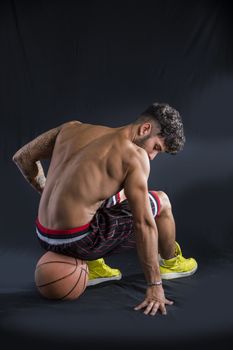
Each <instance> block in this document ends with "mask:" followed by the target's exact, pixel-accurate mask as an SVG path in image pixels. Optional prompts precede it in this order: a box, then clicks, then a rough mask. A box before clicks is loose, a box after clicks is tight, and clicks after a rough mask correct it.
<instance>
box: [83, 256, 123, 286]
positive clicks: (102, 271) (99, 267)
mask: <svg viewBox="0 0 233 350" xmlns="http://www.w3.org/2000/svg"><path fill="white" fill-rule="evenodd" d="M87 265H88V268H89V280H88V282H87V286H94V285H95V284H99V283H102V282H107V281H113V280H120V279H121V277H122V275H121V272H120V270H118V269H112V268H111V267H110V266H108V265H106V264H105V262H104V259H103V258H101V259H97V260H91V261H87Z"/></svg>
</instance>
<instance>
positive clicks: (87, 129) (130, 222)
mask: <svg viewBox="0 0 233 350" xmlns="http://www.w3.org/2000/svg"><path fill="white" fill-rule="evenodd" d="M184 142H185V137H184V133H183V124H182V120H181V117H180V115H179V113H178V112H177V111H176V110H175V109H174V108H172V107H171V106H169V105H167V104H159V103H154V104H153V105H151V106H149V107H148V108H147V109H146V110H145V111H144V112H143V113H141V114H140V115H139V116H138V117H137V119H136V120H135V121H134V122H132V123H131V124H128V125H124V126H120V127H117V128H111V127H106V126H102V125H92V124H86V123H82V122H80V121H71V122H67V123H65V124H63V125H61V126H58V127H56V128H54V129H52V130H49V131H47V132H45V133H43V134H42V135H40V136H38V137H37V138H35V139H34V140H32V141H31V142H29V143H28V144H26V145H25V146H23V147H22V148H21V149H20V150H19V151H17V152H16V154H15V155H14V156H13V161H14V162H15V163H16V164H17V166H18V167H19V169H20V171H21V172H22V174H23V175H24V177H25V178H26V179H27V180H28V181H29V183H30V184H31V185H32V186H33V187H34V188H35V189H36V190H37V191H38V192H39V193H41V194H42V195H41V200H40V204H39V211H38V218H37V220H36V230H37V235H38V238H39V241H40V243H41V245H42V247H44V248H45V249H46V250H51V251H54V252H57V253H61V254H66V255H70V256H74V257H76V258H80V259H84V260H86V261H90V262H91V261H95V259H99V258H103V257H105V256H108V255H110V254H112V253H116V252H120V251H122V250H124V249H128V248H131V247H136V249H137V252H138V256H139V259H140V262H141V265H142V268H143V271H144V275H145V280H146V283H147V290H146V295H145V298H144V300H143V301H142V302H141V303H140V304H139V305H138V306H136V307H135V310H140V309H144V313H145V314H150V315H155V314H156V312H157V311H158V310H160V312H161V313H162V314H166V305H171V304H172V303H173V302H172V301H169V300H168V299H167V298H166V297H165V294H164V290H163V286H162V280H161V277H162V278H164V279H165V278H167V279H169V278H177V277H183V276H188V275H191V274H193V273H194V272H195V271H196V269H197V263H196V261H195V260H194V259H193V258H189V259H185V258H184V257H183V256H182V253H181V249H180V246H179V244H178V243H177V242H176V240H175V235H176V233H175V222H174V218H173V215H172V209H171V203H170V201H169V199H168V196H167V195H166V194H165V193H164V192H161V191H148V177H149V173H150V161H152V160H153V159H154V158H155V157H156V156H157V155H158V154H159V153H163V152H168V153H171V154H175V153H177V152H178V151H180V150H181V149H182V148H183V145H184ZM43 159H50V166H49V169H48V174H47V179H46V178H45V175H44V171H43V168H42V165H41V162H40V161H41V160H43ZM111 200H112V203H111ZM114 200H115V202H114ZM159 255H160V257H161V259H160V260H159Z"/></svg>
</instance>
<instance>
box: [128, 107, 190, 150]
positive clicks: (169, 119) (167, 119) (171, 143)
mask: <svg viewBox="0 0 233 350" xmlns="http://www.w3.org/2000/svg"><path fill="white" fill-rule="evenodd" d="M149 120H153V121H155V122H156V123H157V126H158V127H159V128H160V131H159V133H157V135H159V136H161V137H164V144H165V146H166V152H167V153H170V154H176V153H177V152H179V151H181V150H182V149H183V147H184V143H185V136H184V128H183V123H182V119H181V116H180V114H179V112H178V111H177V110H176V109H175V108H173V107H171V106H169V105H168V104H167V103H153V104H152V105H150V106H149V107H148V108H147V109H146V110H145V111H144V112H142V113H141V114H140V115H139V117H138V118H137V119H136V120H135V124H138V123H143V122H145V121H149Z"/></svg>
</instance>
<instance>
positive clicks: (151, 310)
mask: <svg viewBox="0 0 233 350" xmlns="http://www.w3.org/2000/svg"><path fill="white" fill-rule="evenodd" d="M172 304H174V302H173V301H171V300H168V299H165V300H164V302H161V301H150V302H149V301H148V300H144V301H143V302H142V303H141V304H139V305H137V306H135V308H134V310H135V311H137V310H141V309H144V308H146V309H145V311H144V314H145V315H151V316H154V315H155V314H156V313H157V311H158V310H160V312H161V313H162V315H167V310H166V307H165V305H172Z"/></svg>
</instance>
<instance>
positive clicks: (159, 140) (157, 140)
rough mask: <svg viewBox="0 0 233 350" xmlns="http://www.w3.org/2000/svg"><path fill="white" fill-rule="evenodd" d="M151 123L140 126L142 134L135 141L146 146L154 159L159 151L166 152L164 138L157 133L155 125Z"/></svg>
mask: <svg viewBox="0 0 233 350" xmlns="http://www.w3.org/2000/svg"><path fill="white" fill-rule="evenodd" d="M148 124H149V123H145V124H143V125H142V126H141V127H140V128H141V129H140V130H141V133H142V135H139V136H138V137H137V138H136V140H135V141H134V143H135V144H136V145H137V146H139V147H142V148H144V150H145V151H146V152H147V154H148V158H149V159H150V160H153V159H154V158H155V157H156V156H157V155H158V153H160V152H165V145H164V138H163V137H161V136H159V135H158V134H157V133H155V130H154V129H153V126H152V125H151V127H149V126H148Z"/></svg>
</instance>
